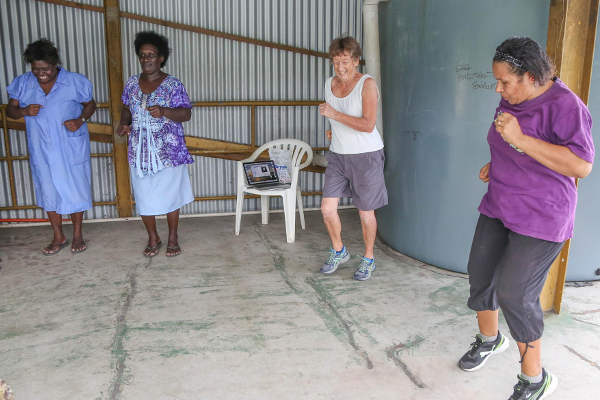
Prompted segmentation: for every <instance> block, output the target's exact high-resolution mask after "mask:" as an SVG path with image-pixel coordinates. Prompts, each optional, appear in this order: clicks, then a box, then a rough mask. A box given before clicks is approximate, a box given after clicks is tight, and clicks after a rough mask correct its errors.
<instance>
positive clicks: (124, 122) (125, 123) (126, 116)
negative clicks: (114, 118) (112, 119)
mask: <svg viewBox="0 0 600 400" xmlns="http://www.w3.org/2000/svg"><path fill="white" fill-rule="evenodd" d="M129 132H131V110H129V106H126V105H125V104H123V108H122V109H121V121H120V122H119V127H118V128H117V135H119V136H123V135H128V134H129Z"/></svg>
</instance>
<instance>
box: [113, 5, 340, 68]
mask: <svg viewBox="0 0 600 400" xmlns="http://www.w3.org/2000/svg"><path fill="white" fill-rule="evenodd" d="M121 16H122V17H123V18H128V19H133V20H136V21H142V22H148V23H151V24H155V25H161V26H167V27H169V28H175V29H179V30H182V31H188V32H195V33H200V34H203V35H208V36H214V37H218V38H222V39H228V40H235V41H236V42H242V43H248V44H254V45H257V46H264V47H269V48H272V49H277V50H285V51H290V52H292V53H300V54H306V55H309V56H315V57H321V58H329V54H328V53H323V52H320V51H314V50H307V49H302V48H300V47H294V46H287V45H284V44H278V43H273V42H267V41H266V40H259V39H252V38H247V37H244V36H238V35H232V34H230V33H224V32H219V31H214V30H212V29H205V28H199V27H197V26H193V25H186V24H180V23H178V22H171V21H166V20H164V19H158V18H152V17H146V16H144V15H138V14H132V13H128V12H122V13H121Z"/></svg>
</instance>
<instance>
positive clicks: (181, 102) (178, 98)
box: [169, 80, 192, 108]
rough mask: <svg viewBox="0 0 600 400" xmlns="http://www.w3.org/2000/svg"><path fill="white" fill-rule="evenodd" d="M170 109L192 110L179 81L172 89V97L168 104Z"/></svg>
mask: <svg viewBox="0 0 600 400" xmlns="http://www.w3.org/2000/svg"><path fill="white" fill-rule="evenodd" d="M169 107H171V108H192V102H191V101H190V98H189V97H188V94H187V92H186V90H185V86H183V83H181V82H180V81H179V80H178V81H177V83H176V84H175V85H174V87H173V95H172V96H171V101H170V102H169Z"/></svg>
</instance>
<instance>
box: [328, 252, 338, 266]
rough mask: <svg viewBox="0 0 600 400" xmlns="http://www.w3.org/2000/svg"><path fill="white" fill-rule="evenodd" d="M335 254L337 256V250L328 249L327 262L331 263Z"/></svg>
mask: <svg viewBox="0 0 600 400" xmlns="http://www.w3.org/2000/svg"><path fill="white" fill-rule="evenodd" d="M335 256H337V252H336V251H335V250H334V249H331V250H329V259H328V260H327V264H331V263H333V260H335Z"/></svg>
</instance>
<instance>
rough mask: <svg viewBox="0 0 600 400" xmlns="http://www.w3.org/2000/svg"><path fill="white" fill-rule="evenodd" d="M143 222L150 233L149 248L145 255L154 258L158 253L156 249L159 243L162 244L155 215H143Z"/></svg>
mask: <svg viewBox="0 0 600 400" xmlns="http://www.w3.org/2000/svg"><path fill="white" fill-rule="evenodd" d="M142 221H143V222H144V225H145V226H146V231H147V232H148V246H147V247H146V249H145V250H144V255H146V256H150V257H153V256H155V255H156V253H158V248H156V247H157V246H158V242H160V237H159V236H158V232H157V231H156V218H155V217H154V215H142Z"/></svg>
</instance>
